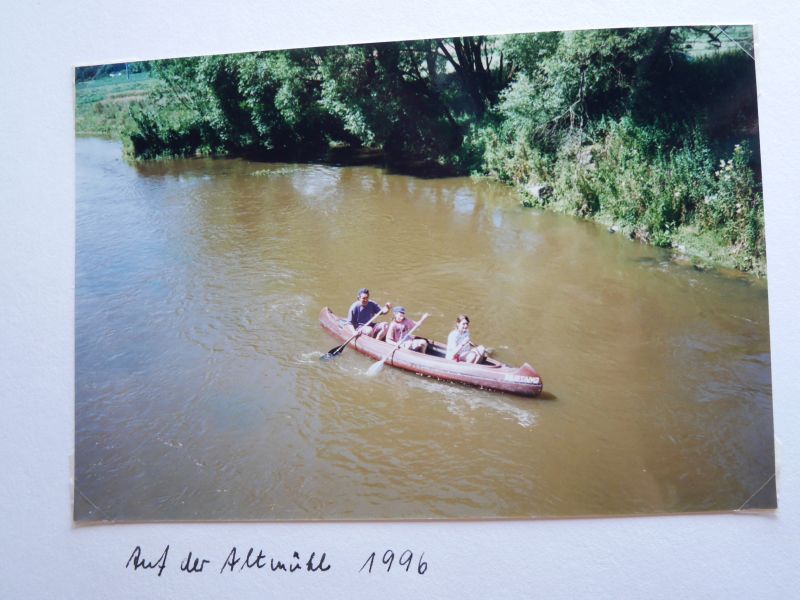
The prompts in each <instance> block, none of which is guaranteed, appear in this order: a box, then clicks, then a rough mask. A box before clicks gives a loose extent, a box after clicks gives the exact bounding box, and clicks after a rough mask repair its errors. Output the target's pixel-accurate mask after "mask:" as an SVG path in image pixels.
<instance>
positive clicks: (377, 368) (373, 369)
mask: <svg viewBox="0 0 800 600" xmlns="http://www.w3.org/2000/svg"><path fill="white" fill-rule="evenodd" d="M385 362H386V361H385V360H381V361H378V362H376V363H375V364H373V365H371V366H370V368H369V369H367V377H375V376H376V375H378V374H380V372H381V371H382V370H383V365H384V363H385Z"/></svg>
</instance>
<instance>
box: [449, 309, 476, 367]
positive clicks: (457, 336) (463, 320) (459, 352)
mask: <svg viewBox="0 0 800 600" xmlns="http://www.w3.org/2000/svg"><path fill="white" fill-rule="evenodd" d="M445 358H448V359H450V360H455V361H458V362H467V363H478V362H480V361H482V360H483V359H484V358H486V348H484V347H483V346H476V345H475V344H473V343H472V342H471V341H470V336H469V317H468V316H467V315H458V317H457V318H456V328H455V329H453V331H451V332H450V335H448V336H447V354H445Z"/></svg>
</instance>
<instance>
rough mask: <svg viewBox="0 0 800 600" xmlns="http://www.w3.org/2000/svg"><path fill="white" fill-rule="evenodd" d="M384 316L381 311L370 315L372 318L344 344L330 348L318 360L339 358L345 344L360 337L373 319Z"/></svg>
mask: <svg viewBox="0 0 800 600" xmlns="http://www.w3.org/2000/svg"><path fill="white" fill-rule="evenodd" d="M386 312H389V311H388V308H387V310H386ZM385 314H386V313H385V312H383V311H382V310H381V311H379V312H377V313H375V314H374V315H372V318H371V319H370V320H369V321H367V322H366V323H364V324H363V325H362V326H361V327H359V328H358V329H357V330H356V332H355V333H354V334H353V335H351V336H350V337H349V338H348V340H347V341H346V342H345V343H344V344H342V345H341V346H336V347H335V348H331V349H330V350H328V352H327V353H325V354H323V355H322V356H320V357H319V359H320V360H331V359H332V358H335V357H337V356H339V355H340V354H341V353H342V352H344V349H345V348H346V347H347V344H349V343H350V342H352V341H353V340H354V339H355V338H356V337H357V336H359V335H361V330H362V329H364V327H366V326H367V325H372V322H373V321H374V320H375V319H377V318H378V317H380V316H381V315H385Z"/></svg>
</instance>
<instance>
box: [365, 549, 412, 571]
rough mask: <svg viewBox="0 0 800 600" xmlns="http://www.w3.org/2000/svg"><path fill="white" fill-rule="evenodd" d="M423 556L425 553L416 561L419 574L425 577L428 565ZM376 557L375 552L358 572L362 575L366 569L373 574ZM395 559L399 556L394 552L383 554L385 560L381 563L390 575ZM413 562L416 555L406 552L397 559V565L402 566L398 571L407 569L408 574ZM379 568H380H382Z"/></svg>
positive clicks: (389, 551) (409, 551)
mask: <svg viewBox="0 0 800 600" xmlns="http://www.w3.org/2000/svg"><path fill="white" fill-rule="evenodd" d="M423 556H425V553H424V552H423V553H422V554H420V555H419V558H418V559H417V561H416V568H417V574H419V575H425V571H427V570H428V563H427V562H425V561H424V560H422V557H423ZM376 557H377V554H376V553H375V552H373V553H372V554H370V555H369V558H367V560H366V561H364V564H363V565H361V568H360V569H359V570H358V572H359V573H361V572H362V571H363V570H364V569H366V570H367V573H372V568H373V567H374V566H375V559H376ZM395 558H397V556H396V555H395V553H394V551H393V550H387V551H386V552H384V553H383V558H381V563H383V565H384V566H385V567H386V572H387V573H389V572H390V571H391V570H392V567H393V566H394V565H395ZM413 562H414V553H413V552H411V550H406V551H405V552H403V553H402V554H401V555H400V557H399V558H397V564H398V565H400V566H399V567H397V569H402V568H404V567H405V570H406V573H408V572H409V570H410V569H411V565H412V563H413ZM378 568H380V566H379V567H378Z"/></svg>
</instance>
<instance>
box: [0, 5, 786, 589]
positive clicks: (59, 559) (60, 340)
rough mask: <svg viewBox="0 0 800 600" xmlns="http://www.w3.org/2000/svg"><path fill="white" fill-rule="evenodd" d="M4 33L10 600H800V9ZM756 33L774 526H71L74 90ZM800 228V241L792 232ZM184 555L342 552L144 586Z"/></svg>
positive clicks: (15, 21)
mask: <svg viewBox="0 0 800 600" xmlns="http://www.w3.org/2000/svg"><path fill="white" fill-rule="evenodd" d="M3 12H4V17H3V19H2V22H0V45H1V46H0V47H2V48H3V52H2V60H1V61H0V69H2V71H1V72H2V74H3V75H4V77H3V78H2V81H3V82H4V91H3V93H2V94H0V141H1V142H2V143H0V168H1V169H2V177H0V228H2V233H0V267H2V269H1V271H0V272H2V274H3V276H2V279H0V382H1V383H0V390H2V391H0V400H2V403H1V404H0V406H2V408H3V412H4V413H5V414H4V428H3V434H4V435H2V436H0V439H1V440H2V441H0V449H2V456H4V457H5V460H6V464H5V465H4V468H3V485H2V488H0V489H1V490H2V491H0V503H1V504H0V505H1V506H2V508H3V509H4V510H3V516H4V518H3V521H4V527H3V536H2V542H0V597H3V598H50V597H53V598H80V599H81V600H86V599H92V598H108V597H113V598H115V599H120V598H142V597H146V598H178V597H195V598H204V597H209V598H212V597H235V598H245V599H247V598H266V597H278V598H312V597H326V598H335V599H336V598H343V599H344V598H374V597H382V598H417V597H418V598H423V597H424V598H489V597H491V598H537V597H547V598H676V597H691V598H696V597H714V598H716V597H719V598H788V597H792V596H794V595H795V594H796V593H797V591H796V590H797V588H798V587H799V586H800V568H798V565H800V543H798V540H799V539H800V528H799V527H798V517H799V515H798V508H797V502H798V498H799V497H800V495H799V494H798V467H797V465H798V462H800V461H799V459H800V456H799V454H800V452H798V448H799V446H798V437H799V436H798V431H800V409H798V401H799V400H800V369H798V368H797V365H798V364H800V361H798V358H800V325H799V324H798V323H800V320H798V318H797V309H798V304H800V302H798V299H800V286H799V285H798V282H797V280H796V277H797V275H798V273H800V268H798V267H799V266H800V265H799V264H798V263H799V262H800V261H798V257H797V251H798V250H800V247H799V246H798V243H797V234H796V233H795V228H796V227H797V224H800V199H798V181H797V179H798V178H797V177H796V175H795V173H796V172H797V171H798V167H797V166H796V164H795V162H796V161H797V158H798V151H797V146H798V140H800V131H799V129H800V128H799V127H798V124H797V117H798V115H797V114H796V110H797V106H798V102H797V100H796V98H797V97H798V92H800V87H799V86H798V83H799V82H798V71H800V70H798V69H797V66H796V64H797V55H798V49H797V48H796V47H795V46H796V44H795V43H793V42H794V40H795V39H796V33H795V30H796V28H797V22H798V20H797V17H798V16H800V7H798V5H797V3H796V2H790V1H777V2H771V3H770V4H769V5H766V3H764V4H757V3H754V2H752V1H744V0H726V1H724V2H723V1H721V0H713V1H710V2H705V3H703V4H702V6H698V5H697V3H696V1H690V0H677V1H673V2H670V3H664V2H657V1H653V0H647V1H638V2H633V1H629V2H613V3H612V2H606V3H599V2H596V0H595V1H589V0H579V1H573V2H569V3H567V2H564V1H563V0H561V1H559V0H538V1H534V2H524V1H521V0H498V1H497V2H494V3H488V2H486V1H485V0H483V1H477V0H462V1H460V2H456V1H454V0H410V1H406V2H402V3H396V2H387V1H385V0H379V1H378V2H375V1H373V2H367V1H366V0H350V1H347V2H345V1H340V2H324V1H322V0H312V1H310V2H299V3H295V4H292V3H288V2H278V1H276V0H264V1H258V0H231V1H229V2H219V1H213V2H212V1H208V0H201V1H195V2H185V3H181V2H173V3H163V2H158V1H156V0H140V1H138V2H134V3H129V2H124V3H122V2H120V3H108V2H101V1H99V0H89V1H78V0H68V1H66V2H54V1H44V2H39V3H22V2H13V3H9V4H7V5H6V6H5V10H4V11H3ZM737 23H741V24H746V23H753V24H754V25H755V26H756V42H757V44H756V56H757V79H758V87H759V114H760V126H761V127H760V131H761V145H762V161H763V176H764V197H765V204H766V215H767V253H768V256H767V260H768V268H769V278H770V285H769V308H770V331H771V344H772V376H773V399H774V423H775V435H776V453H777V463H778V477H777V484H778V495H779V497H778V503H779V508H778V510H777V511H776V512H774V513H767V514H756V515H751V514H724V515H702V516H699V515H680V516H668V517H643V518H636V517H624V518H613V519H573V520H547V521H500V522H466V521H460V522H446V523H445V522H435V523H420V522H414V523H406V522H402V523H305V524H283V523H278V524H170V525H152V524H142V525H110V526H109V525H100V526H87V527H76V526H74V525H73V523H72V485H71V477H72V461H71V457H72V455H73V452H74V441H73V426H74V414H73V410H74V288H75V281H74V273H75V271H74V267H75V261H74V248H75V245H74V244H75V205H74V185H75V173H74V134H73V125H74V89H73V71H72V68H73V67H74V66H77V65H87V64H98V63H112V62H122V61H131V60H144V59H151V58H166V57H174V56H192V55H198V54H211V53H222V52H241V51H251V50H265V49H275V48H285V47H304V46H319V45H334V44H342V43H356V42H364V41H374V40H404V39H418V38H427V37H441V36H448V35H466V34H490V33H498V34H499V33H512V32H525V31H542V30H564V29H585V28H602V27H614V26H637V25H641V26H654V25H679V24H737ZM793 226H794V227H793ZM166 544H170V546H171V548H172V550H173V552H174V555H175V559H176V560H177V558H178V554H185V553H186V552H188V551H190V550H191V551H193V552H194V553H195V554H202V555H206V556H207V557H208V558H211V559H213V560H214V562H215V564H216V565H219V563H220V562H221V561H222V560H223V559H224V557H225V556H226V555H227V552H228V550H229V549H230V548H231V546H234V545H235V546H237V547H238V548H239V549H240V550H241V549H244V550H246V549H247V548H248V547H250V546H255V547H262V548H264V549H265V551H269V552H272V553H274V554H277V555H286V554H288V555H289V556H290V555H291V552H292V551H293V550H298V551H300V552H303V553H306V554H307V553H309V552H311V551H316V552H317V553H320V552H323V551H324V552H327V554H328V557H329V560H330V562H331V564H332V565H333V568H332V570H331V571H330V572H329V573H327V574H325V575H320V574H316V575H314V574H305V575H297V576H289V575H283V574H269V573H258V572H253V573H239V574H229V575H219V574H218V573H217V572H216V571H213V572H211V573H207V574H202V575H193V576H189V575H186V574H182V573H180V572H178V570H177V569H175V568H170V569H167V570H165V571H164V573H163V576H162V577H160V578H159V577H156V576H155V575H154V574H153V573H143V572H141V571H139V572H133V571H131V570H126V569H125V568H124V565H125V561H126V560H127V558H128V555H129V554H130V552H131V550H132V549H133V547H134V546H136V545H140V546H142V547H143V548H145V549H151V550H152V551H153V552H156V550H157V551H158V553H160V551H161V550H162V549H163V547H164V546H165V545H166ZM388 547H392V548H396V549H404V548H412V549H415V550H417V551H418V552H421V551H424V552H425V558H426V560H427V561H428V563H429V570H428V572H427V573H426V574H425V575H424V576H411V575H405V574H401V573H399V572H394V573H391V574H373V575H371V576H365V575H364V574H363V573H362V574H361V575H359V574H358V572H357V571H358V568H359V567H360V566H361V563H362V562H363V560H364V559H365V558H366V556H367V555H368V554H369V552H371V551H373V550H375V551H382V550H383V549H385V548H388Z"/></svg>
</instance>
